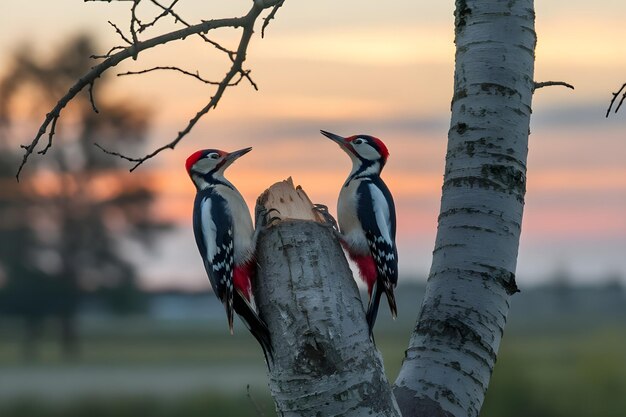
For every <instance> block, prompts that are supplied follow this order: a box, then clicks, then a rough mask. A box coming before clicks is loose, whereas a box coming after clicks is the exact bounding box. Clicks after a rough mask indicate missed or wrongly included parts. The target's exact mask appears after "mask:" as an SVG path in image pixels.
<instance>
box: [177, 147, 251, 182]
mask: <svg viewBox="0 0 626 417" xmlns="http://www.w3.org/2000/svg"><path fill="white" fill-rule="evenodd" d="M251 150H252V148H245V149H240V150H238V151H234V152H230V153H228V152H224V151H220V150H219V149H203V150H200V151H197V152H194V153H192V154H191V155H190V156H189V158H187V161H186V162H185V168H187V173H188V174H189V176H190V177H191V180H192V181H193V182H194V184H195V185H196V187H197V188H198V189H201V188H205V187H207V186H208V185H209V184H211V183H212V182H222V181H224V180H225V179H224V171H225V170H226V168H228V167H229V166H230V165H231V164H232V163H233V162H235V160H236V159H237V158H239V157H240V156H243V155H245V154H247V153H248V152H250V151H251Z"/></svg>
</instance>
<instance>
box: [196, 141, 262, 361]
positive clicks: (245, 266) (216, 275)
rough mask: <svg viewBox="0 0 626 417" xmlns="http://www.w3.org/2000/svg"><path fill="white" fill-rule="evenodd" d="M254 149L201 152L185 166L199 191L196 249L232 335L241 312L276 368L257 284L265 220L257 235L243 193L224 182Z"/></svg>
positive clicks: (246, 323)
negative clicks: (260, 236) (258, 249)
mask: <svg viewBox="0 0 626 417" xmlns="http://www.w3.org/2000/svg"><path fill="white" fill-rule="evenodd" d="M251 149H252V148H245V149H241V150H238V151H235V152H231V153H228V152H224V151H220V150H218V149H204V150H200V151H197V152H195V153H193V154H192V155H191V156H189V158H187V162H186V164H185V167H186V169H187V172H188V173H189V176H190V177H191V180H192V181H193V183H194V185H195V186H196V190H197V193H196V198H195V202H194V207H193V231H194V235H195V238H196V244H197V245H198V250H199V251H200V255H201V256H202V260H203V263H204V269H205V270H206V273H207V275H208V276H209V281H210V282H211V286H212V287H213V291H214V292H215V294H216V295H217V297H218V298H219V299H220V301H222V303H223V304H224V307H225V308H226V316H227V318H228V327H229V329H230V333H231V334H232V333H233V312H235V313H237V315H239V317H240V318H241V320H242V321H243V322H244V324H245V325H246V327H247V328H248V329H249V330H250V332H251V333H252V335H253V336H254V337H255V338H256V339H257V340H258V342H259V344H260V345H261V347H262V349H263V352H264V354H265V359H266V361H267V363H268V365H270V360H271V359H272V345H271V341H270V334H269V330H268V328H267V325H266V324H265V323H264V322H263V320H262V319H261V318H260V317H259V315H258V313H257V309H256V305H255V303H254V295H253V294H252V283H251V280H252V279H253V277H254V274H255V273H256V268H255V264H256V261H255V259H254V252H255V247H256V238H257V236H258V231H259V230H260V226H259V224H258V223H259V221H258V219H257V231H255V230H254V228H253V226H252V217H251V216H250V211H249V210H248V206H247V204H246V202H245V200H244V199H243V197H242V195H241V193H239V191H238V190H237V189H236V188H235V186H233V184H231V183H230V182H229V181H228V180H227V179H226V178H225V177H224V171H225V170H226V168H228V167H229V166H230V165H231V164H232V163H233V162H234V161H235V160H237V159H238V158H239V157H241V156H243V155H245V154H246V153H248V152H250V150H251Z"/></svg>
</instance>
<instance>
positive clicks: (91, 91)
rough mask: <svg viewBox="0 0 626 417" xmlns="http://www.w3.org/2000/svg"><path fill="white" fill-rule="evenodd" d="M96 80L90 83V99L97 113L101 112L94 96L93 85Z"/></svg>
mask: <svg viewBox="0 0 626 417" xmlns="http://www.w3.org/2000/svg"><path fill="white" fill-rule="evenodd" d="M94 83H95V81H92V82H91V83H89V101H90V102H91V108H92V109H93V111H94V112H95V113H100V112H99V111H98V108H97V107H96V100H95V99H94V98H93V85H94Z"/></svg>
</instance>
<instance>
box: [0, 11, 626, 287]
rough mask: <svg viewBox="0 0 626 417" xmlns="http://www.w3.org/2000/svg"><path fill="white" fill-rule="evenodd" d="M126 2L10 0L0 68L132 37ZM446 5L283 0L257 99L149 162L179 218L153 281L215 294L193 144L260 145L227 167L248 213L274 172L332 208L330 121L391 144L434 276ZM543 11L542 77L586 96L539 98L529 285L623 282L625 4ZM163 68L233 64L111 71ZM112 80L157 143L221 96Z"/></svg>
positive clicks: (144, 62)
mask: <svg viewBox="0 0 626 417" xmlns="http://www.w3.org/2000/svg"><path fill="white" fill-rule="evenodd" d="M163 2H164V3H168V4H169V1H165V0H163ZM180 3H181V7H180V9H179V13H180V14H181V15H182V16H183V17H185V18H186V19H187V20H188V21H190V22H198V21H199V20H208V19H211V18H217V17H231V16H239V15H242V14H244V13H245V12H246V11H247V10H248V8H249V3H250V2H249V1H242V0H238V1H234V0H229V1H222V2H218V1H213V2H200V1H195V0H181V1H180ZM128 8H129V3H127V2H118V3H115V2H114V3H111V4H108V3H93V2H91V3H89V2H88V3H83V2H82V1H76V0H56V1H33V2H7V1H4V2H2V4H1V5H0V16H2V25H0V72H2V71H3V70H4V69H5V68H6V66H7V65H8V58H9V57H10V55H11V53H12V52H13V51H15V50H16V49H17V48H18V47H19V45H22V44H24V43H25V42H31V43H32V44H34V45H35V47H36V49H37V50H38V51H40V53H41V54H44V55H45V54H48V53H50V52H51V51H54V49H55V48H56V47H57V46H58V45H60V44H62V43H63V41H64V40H66V39H67V38H68V37H69V36H71V35H73V34H76V33H78V32H88V33H93V34H94V35H95V36H97V37H98V39H99V42H100V48H101V49H102V51H103V52H106V50H108V49H109V48H110V47H111V46H113V45H117V44H119V43H120V42H119V40H118V38H117V37H116V36H117V35H116V34H115V32H114V30H113V29H112V28H111V27H110V26H109V25H108V23H107V20H112V21H113V22H116V23H117V24H118V25H119V26H120V27H123V28H124V29H126V28H127V27H128V15H129V12H128ZM453 9H454V2H453V1H452V0H449V1H414V0H396V1H394V2H386V3H384V2H373V1H362V0H361V1H357V0H342V1H337V0H322V1H310V2H304V1H297V0H287V1H286V4H285V6H284V7H283V8H282V9H281V10H280V11H279V12H278V15H277V18H276V20H274V21H272V23H271V24H270V27H269V28H268V29H267V32H266V36H265V39H261V38H260V33H258V34H257V35H255V37H254V39H253V41H252V43H251V45H250V49H249V51H248V59H247V61H246V66H247V67H248V68H250V69H252V76H253V78H254V80H255V81H256V83H257V84H258V85H259V89H260V91H258V92H257V91H254V90H253V89H252V88H251V87H250V86H249V85H246V84H245V83H242V84H241V85H240V86H239V87H237V88H234V89H230V90H228V91H227V92H226V94H225V96H224V98H223V100H222V102H221V103H220V104H219V106H218V108H217V110H216V111H215V112H212V113H210V114H209V115H208V116H206V117H205V118H204V119H203V120H202V121H201V123H200V124H199V125H198V126H197V127H196V128H195V129H194V130H193V131H192V133H191V134H190V135H189V136H188V137H187V138H186V139H185V140H184V141H183V142H182V143H181V144H180V145H179V146H178V147H177V148H176V149H175V150H174V151H171V152H165V153H163V154H161V155H160V156H159V157H158V158H156V159H155V160H153V161H151V162H149V163H147V164H146V165H145V166H142V167H141V168H140V170H145V171H149V172H151V173H153V174H154V177H153V178H154V180H155V187H156V189H157V190H158V191H159V202H158V205H157V207H155V210H157V212H158V213H159V216H161V217H163V218H166V219H169V220H173V221H175V222H176V224H177V225H178V227H177V229H176V230H175V231H173V232H172V233H171V234H170V235H168V236H166V237H164V239H163V241H162V242H161V243H160V245H158V249H157V251H156V252H155V253H152V254H150V253H144V254H142V255H137V256H138V259H140V263H141V265H142V271H143V277H144V282H145V283H146V285H148V286H177V285H180V286H185V287H194V288H203V287H205V286H208V281H207V280H206V278H205V277H204V272H203V271H202V266H201V262H200V258H199V255H198V253H197V249H196V248H195V243H194V240H193V234H192V230H191V216H190V213H191V208H192V202H193V195H194V189H193V186H192V184H191V182H190V180H189V179H188V177H187V176H186V173H185V171H184V161H185V159H186V157H187V156H188V154H190V153H191V152H193V151H195V150H196V149H199V148H207V147H212V148H213V147H214V148H221V149H224V150H227V151H232V150H236V149H239V148H242V147H247V146H253V147H254V150H253V152H251V153H250V154H249V155H246V156H245V157H244V158H242V159H241V160H240V161H239V162H238V163H237V164H235V165H234V166H233V167H232V168H230V171H229V174H230V175H229V178H230V179H231V181H232V182H233V183H234V184H235V185H237V187H238V188H239V189H240V191H241V192H242V193H243V194H244V196H245V197H246V199H247V200H248V203H249V204H250V205H251V206H253V205H254V201H255V199H256V197H257V196H258V195H259V194H260V193H261V192H262V191H263V190H265V189H266V188H267V187H268V186H270V185H271V184H272V183H273V182H275V181H278V180H282V179H284V178H286V177H288V176H292V177H293V178H294V182H295V183H297V184H301V185H302V186H303V187H304V189H305V190H306V191H307V193H308V194H309V196H310V197H311V198H312V199H313V200H314V201H316V202H319V203H324V204H327V205H328V206H329V207H330V208H331V211H332V212H335V204H336V198H337V195H338V192H339V188H340V186H341V184H342V182H343V180H344V179H345V176H346V175H347V173H348V171H349V169H350V162H349V159H348V158H347V156H346V155H345V154H343V153H342V152H340V150H339V149H338V147H337V146H336V145H334V144H333V143H332V142H330V141H329V140H327V139H325V138H324V137H322V136H321V135H320V134H319V133H318V132H319V129H324V130H328V131H331V132H335V133H338V134H342V135H350V134H356V133H368V134H372V135H374V136H377V137H380V138H381V139H383V140H384V141H385V143H386V144H387V145H388V147H389V149H390V152H391V156H390V160H389V163H388V165H387V167H386V168H385V171H384V175H383V177H384V179H385V181H386V182H387V184H388V185H389V188H390V189H391V190H392V192H393V194H394V197H395V199H396V205H397V210H398V223H399V235H398V246H399V250H400V254H399V256H400V273H401V276H409V275H410V276H418V277H421V278H424V277H425V276H426V275H427V273H428V270H429V267H430V261H431V252H432V248H433V246H434V238H435V233H436V225H437V224H436V222H437V214H438V210H439V200H440V196H441V184H442V175H443V167H444V156H445V149H446V141H447V136H446V135H447V130H448V126H449V118H450V100H451V97H452V82H453V70H454V44H453V35H454V30H453V22H454V17H453ZM536 15H537V21H536V30H537V35H538V45H537V52H536V56H537V61H536V67H535V79H536V80H537V81H547V80H561V81H566V82H568V83H571V84H573V85H574V86H575V87H576V90H575V91H572V90H569V89H565V88H562V87H551V88H544V89H541V90H538V91H537V92H536V94H535V96H534V98H533V116H532V121H531V136H530V144H529V156H528V182H527V194H526V207H525V213H524V222H523V227H522V229H523V231H522V239H521V245H520V255H519V260H518V271H517V272H518V284H519V285H520V286H523V285H525V284H534V283H537V282H540V281H542V280H545V279H549V277H551V276H553V275H554V274H555V273H556V272H565V273H571V275H572V276H573V277H574V278H575V279H576V280H577V281H585V282H589V281H601V280H606V279H607V278H608V277H610V276H615V275H620V276H621V277H622V278H623V279H624V280H626V256H625V255H626V108H624V109H623V110H622V111H621V112H620V113H618V114H617V115H613V116H611V117H610V118H609V119H605V117H604V113H605V111H606V108H607V106H608V102H609V100H610V98H611V92H613V91H616V90H617V89H618V88H619V86H621V84H622V83H624V82H626V42H625V40H626V25H625V24H624V21H625V20H624V19H625V18H626V2H624V1H623V0H611V1H608V0H602V1H599V2H595V3H591V2H589V1H582V0H573V1H572V0H569V1H565V0H550V1H537V2H536ZM169 22H170V24H169V25H166V26H168V27H174V26H173V25H171V21H169ZM259 32H260V30H259ZM155 34H156V33H155V32H151V33H150V34H148V36H154V35H155ZM217 39H220V40H222V41H224V42H225V43H226V44H230V45H231V47H232V45H233V42H234V41H236V38H235V36H234V35H233V34H231V33H227V32H225V33H218V36H217ZM155 65H177V66H180V67H183V68H185V69H188V70H190V71H196V70H198V71H199V72H200V74H201V75H203V76H204V77H205V78H209V79H218V78H219V77H221V76H222V75H223V74H224V73H225V71H226V70H227V68H228V62H227V60H226V59H225V57H224V56H220V55H218V54H216V53H214V52H212V51H211V50H209V49H208V48H207V47H206V46H205V45H203V43H202V42H201V41H198V40H195V39H192V38H189V39H187V40H186V41H185V42H178V43H176V44H173V45H170V46H166V47H161V48H160V49H157V50H154V51H149V52H146V53H144V54H140V56H139V60H138V61H137V62H132V61H131V62H128V63H125V64H123V65H121V66H120V67H119V68H118V69H115V73H118V72H124V71H128V70H139V69H144V68H149V67H151V66H155ZM112 84H113V86H112V88H111V90H110V91H109V94H110V96H111V97H118V98H124V97H132V98H133V99H137V100H139V102H141V103H144V104H145V105H147V106H148V107H149V108H151V109H152V111H153V114H154V117H153V122H154V123H153V125H152V131H151V143H152V144H153V145H152V146H154V147H156V146H158V145H159V144H162V143H165V142H167V141H169V140H170V139H171V138H173V136H174V135H175V134H176V132H178V131H179V130H180V129H181V128H182V127H184V126H185V125H186V123H187V121H188V119H189V118H190V117H191V116H192V115H194V114H195V113H196V112H197V111H198V110H199V109H200V108H202V107H203V106H204V105H205V104H206V102H207V101H208V100H209V98H210V96H211V95H212V90H211V89H210V88H207V87H205V86H204V85H202V84H199V83H198V81H195V80H193V79H191V78H184V77H182V76H180V75H175V74H173V73H160V74H157V73H155V74H148V75H143V76H140V77H137V76H135V77H120V78H119V79H116V80H115V81H114V82H113V83H112ZM41 116H42V119H43V117H44V115H43V114H42V115H41ZM62 121H63V119H61V123H62ZM33 133H34V131H33ZM26 139H28V138H24V140H21V142H25V141H26ZM119 150H120V151H124V150H123V149H119ZM131 249H132V248H131Z"/></svg>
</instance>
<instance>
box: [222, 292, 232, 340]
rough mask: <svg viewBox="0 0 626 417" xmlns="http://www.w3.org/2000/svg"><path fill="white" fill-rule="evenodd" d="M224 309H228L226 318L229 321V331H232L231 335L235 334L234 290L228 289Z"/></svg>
mask: <svg viewBox="0 0 626 417" xmlns="http://www.w3.org/2000/svg"><path fill="white" fill-rule="evenodd" d="M224 307H225V308H226V318H227V319H228V329H229V330H230V334H231V335H232V334H233V321H234V320H233V319H234V317H233V316H234V314H233V311H234V305H233V290H232V288H227V290H226V299H225V300H224Z"/></svg>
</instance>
